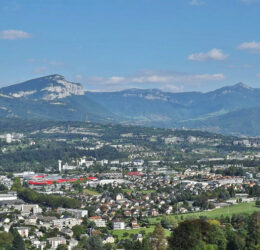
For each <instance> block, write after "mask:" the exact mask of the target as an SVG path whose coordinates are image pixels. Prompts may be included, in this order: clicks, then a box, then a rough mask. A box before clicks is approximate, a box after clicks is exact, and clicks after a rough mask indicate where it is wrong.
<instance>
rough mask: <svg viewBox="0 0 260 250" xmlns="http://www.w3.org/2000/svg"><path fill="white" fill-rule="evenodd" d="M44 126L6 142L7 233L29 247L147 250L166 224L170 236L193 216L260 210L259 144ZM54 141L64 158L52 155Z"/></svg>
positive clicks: (184, 134) (190, 134) (1, 200)
mask: <svg viewBox="0 0 260 250" xmlns="http://www.w3.org/2000/svg"><path fill="white" fill-rule="evenodd" d="M38 126H39V124H35V125H34V126H33V128H32V130H31V131H24V132H23V133H21V131H14V132H10V131H9V132H8V133H3V134H2V136H1V138H2V141H1V151H2V155H3V157H2V158H1V161H2V162H1V166H2V175H1V176H0V188H1V194H0V205H1V207H0V208H1V222H0V225H1V228H2V231H3V233H5V235H4V236H3V237H7V235H8V234H14V233H12V232H14V230H15V232H17V234H19V236H20V237H21V238H22V242H24V244H25V245H26V247H27V248H28V249H58V248H59V249H63V248H64V249H81V248H82V249H85V248H86V245H88V244H90V245H91V244H92V241H95V242H98V243H95V244H97V245H98V244H99V247H100V249H103V248H104V249H132V248H131V247H130V246H129V244H130V243H131V244H136V246H135V247H137V248H134V249H145V248H142V247H144V246H143V245H144V244H145V242H148V243H147V244H149V241H150V240H151V239H152V238H151V237H152V235H153V232H154V231H156V226H157V225H159V224H160V225H162V227H163V230H164V234H165V237H169V236H170V235H171V233H172V231H174V230H175V228H176V227H178V224H180V223H181V222H182V221H185V220H186V219H194V218H203V217H205V218H207V217H208V218H220V219H222V220H224V219H225V218H226V217H229V216H235V215H236V214H238V213H246V214H252V213H253V212H257V211H258V212H259V211H260V207H259V203H260V201H259V197H260V187H259V183H260V172H259V165H258V164H259V163H260V140H259V139H257V138H238V137H224V136H219V135H217V134H210V133H207V132H198V131H188V130H183V131H182V130H176V131H175V130H163V129H149V128H145V129H144V128H141V127H131V126H130V127H129V126H113V125H99V124H91V123H87V124H86V123H84V124H77V125H75V124H74V125H73V124H70V125H69V126H68V125H67V124H66V125H65V126H64V125H63V126H56V125H55V126H52V125H51V126H50V125H48V126H47V127H44V128H41V129H38ZM34 127H37V129H35V128H34ZM53 145H55V147H57V145H58V148H59V150H60V152H61V153H59V152H56V154H53V153H51V152H50V151H49V150H51V149H52V146H53ZM19 151H22V152H24V156H25V157H28V155H30V158H28V160H27V162H26V164H24V160H23V159H22V157H21V158H20V159H17V162H15V166H16V168H14V165H12V166H11V165H10V166H9V167H8V165H5V166H6V167H4V164H3V163H4V162H5V157H6V159H7V158H8V157H9V158H10V157H11V155H13V154H14V153H16V155H17V152H19ZM39 151H41V154H45V155H46V160H48V161H47V162H48V167H45V164H46V161H44V162H43V161H41V160H40V159H41V155H39V154H38V152H39ZM46 152H49V153H50V154H49V157H48V156H47V154H46ZM26 155H27V156H26ZM62 156H63V157H62ZM12 164H14V163H12ZM17 166H19V169H20V170H23V171H18V169H17ZM8 168H9V170H8ZM158 223H159V224H158ZM6 234H7V235H6ZM14 235H15V234H14ZM0 236H1V235H0ZM132 242H134V243H132ZM6 244H8V243H6ZM139 245H140V246H139ZM84 246H85V248H84ZM138 246H139V248H138ZM62 247H63V248H62ZM133 247H134V246H133ZM87 249H88V248H87ZM93 249H94V248H93ZM96 249H99V248H96ZM148 249H149V248H148Z"/></svg>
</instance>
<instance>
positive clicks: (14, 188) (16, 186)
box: [11, 177, 22, 191]
mask: <svg viewBox="0 0 260 250" xmlns="http://www.w3.org/2000/svg"><path fill="white" fill-rule="evenodd" d="M11 189H12V191H19V190H21V189H22V184H21V181H20V178H18V177H15V178H14V182H13V186H12V188H11Z"/></svg>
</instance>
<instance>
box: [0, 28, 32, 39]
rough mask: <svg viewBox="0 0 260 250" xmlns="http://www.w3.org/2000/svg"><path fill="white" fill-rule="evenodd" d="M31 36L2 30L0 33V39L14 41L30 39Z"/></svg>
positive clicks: (25, 33) (19, 31) (20, 32)
mask: <svg viewBox="0 0 260 250" xmlns="http://www.w3.org/2000/svg"><path fill="white" fill-rule="evenodd" d="M31 37H32V35H31V34H29V33H27V32H25V31H22V30H2V31H0V39H3V40H16V39H27V38H31Z"/></svg>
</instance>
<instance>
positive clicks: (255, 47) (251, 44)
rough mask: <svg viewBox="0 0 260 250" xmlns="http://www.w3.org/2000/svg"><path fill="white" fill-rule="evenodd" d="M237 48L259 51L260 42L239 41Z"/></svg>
mask: <svg viewBox="0 0 260 250" xmlns="http://www.w3.org/2000/svg"><path fill="white" fill-rule="evenodd" d="M237 48H238V49H239V50H247V51H250V52H259V51H260V42H256V41H252V42H244V43H241V44H240V45H239V46H238V47H237Z"/></svg>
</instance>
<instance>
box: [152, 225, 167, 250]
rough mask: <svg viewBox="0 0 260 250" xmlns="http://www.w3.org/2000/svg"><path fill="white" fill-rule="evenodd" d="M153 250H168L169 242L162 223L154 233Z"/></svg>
mask: <svg viewBox="0 0 260 250" xmlns="http://www.w3.org/2000/svg"><path fill="white" fill-rule="evenodd" d="M151 249H153V250H166V249H167V240H166V237H165V232H164V229H163V227H162V225H161V223H158V224H157V225H156V227H155V229H154V231H153V233H152V244H151Z"/></svg>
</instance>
